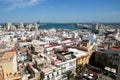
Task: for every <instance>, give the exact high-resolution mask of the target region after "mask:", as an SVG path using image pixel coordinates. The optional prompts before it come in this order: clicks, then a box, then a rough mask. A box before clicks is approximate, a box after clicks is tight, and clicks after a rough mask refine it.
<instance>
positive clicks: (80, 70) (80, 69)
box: [76, 64, 84, 76]
mask: <svg viewBox="0 0 120 80" xmlns="http://www.w3.org/2000/svg"><path fill="white" fill-rule="evenodd" d="M83 71H84V68H83V65H81V64H80V65H77V67H76V73H77V75H78V76H81V74H82V73H83Z"/></svg>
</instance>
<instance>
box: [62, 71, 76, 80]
mask: <svg viewBox="0 0 120 80" xmlns="http://www.w3.org/2000/svg"><path fill="white" fill-rule="evenodd" d="M64 77H67V80H73V77H74V74H73V73H72V71H71V70H68V71H66V72H65V73H64Z"/></svg>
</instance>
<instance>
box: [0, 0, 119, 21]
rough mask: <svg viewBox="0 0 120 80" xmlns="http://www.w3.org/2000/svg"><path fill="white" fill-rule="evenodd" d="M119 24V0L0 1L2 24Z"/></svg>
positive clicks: (0, 19)
mask: <svg viewBox="0 0 120 80" xmlns="http://www.w3.org/2000/svg"><path fill="white" fill-rule="evenodd" d="M38 20H40V22H64V23H68V22H120V0H0V23H4V22H37V21H38Z"/></svg>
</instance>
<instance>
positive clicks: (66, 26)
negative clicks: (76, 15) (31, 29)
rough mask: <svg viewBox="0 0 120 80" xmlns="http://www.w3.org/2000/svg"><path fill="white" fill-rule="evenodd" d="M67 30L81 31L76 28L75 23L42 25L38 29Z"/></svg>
mask: <svg viewBox="0 0 120 80" xmlns="http://www.w3.org/2000/svg"><path fill="white" fill-rule="evenodd" d="M51 28H55V29H69V30H78V29H83V28H82V27H81V28H78V27H76V24H75V23H46V24H45V23H44V24H40V26H39V29H51Z"/></svg>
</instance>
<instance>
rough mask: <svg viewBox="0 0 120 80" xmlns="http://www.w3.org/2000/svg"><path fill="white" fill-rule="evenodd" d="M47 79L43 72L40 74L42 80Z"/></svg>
mask: <svg viewBox="0 0 120 80" xmlns="http://www.w3.org/2000/svg"><path fill="white" fill-rule="evenodd" d="M44 77H45V74H44V73H43V72H41V73H40V80H43V79H44Z"/></svg>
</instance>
